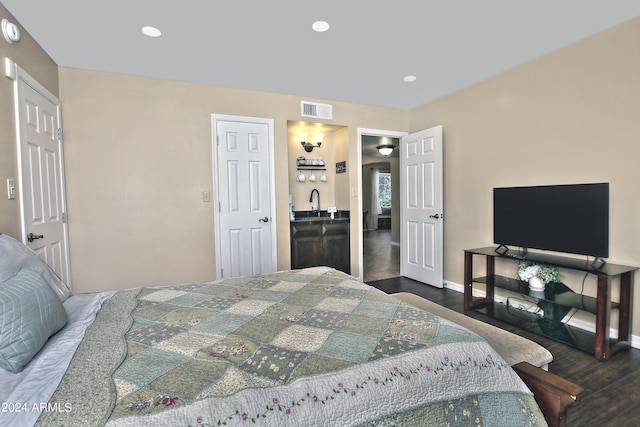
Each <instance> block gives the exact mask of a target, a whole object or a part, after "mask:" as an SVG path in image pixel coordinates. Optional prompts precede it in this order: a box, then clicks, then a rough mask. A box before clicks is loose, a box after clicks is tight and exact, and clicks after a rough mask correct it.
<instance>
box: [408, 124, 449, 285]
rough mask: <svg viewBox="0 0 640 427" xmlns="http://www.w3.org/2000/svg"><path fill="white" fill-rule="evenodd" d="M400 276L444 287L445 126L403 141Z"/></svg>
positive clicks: (414, 135) (414, 134)
mask: <svg viewBox="0 0 640 427" xmlns="http://www.w3.org/2000/svg"><path fill="white" fill-rule="evenodd" d="M400 191H401V193H400V227H401V231H400V274H401V275H402V276H406V277H409V278H411V279H414V280H417V281H419V282H423V283H427V284H429V285H432V286H435V287H438V288H442V287H443V271H442V269H443V266H442V248H443V245H442V240H443V236H442V234H443V233H442V232H443V219H442V216H443V204H442V126H436V127H433V128H430V129H426V130H423V131H420V132H416V133H413V134H410V135H406V136H403V137H402V138H401V139H400Z"/></svg>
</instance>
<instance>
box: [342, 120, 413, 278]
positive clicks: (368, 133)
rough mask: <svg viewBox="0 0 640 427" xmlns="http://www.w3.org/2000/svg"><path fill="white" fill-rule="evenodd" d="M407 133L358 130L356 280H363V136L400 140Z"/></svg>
mask: <svg viewBox="0 0 640 427" xmlns="http://www.w3.org/2000/svg"><path fill="white" fill-rule="evenodd" d="M408 134H409V132H404V131H395V130H382V129H369V128H358V140H357V146H358V147H357V152H358V153H357V154H358V158H357V164H356V167H357V168H358V220H357V222H356V223H357V224H359V226H358V239H359V242H360V244H359V247H358V265H359V271H358V279H360V280H364V232H363V230H362V215H360V212H362V211H363V206H362V203H363V200H362V137H363V136H365V135H366V136H379V137H387V138H398V139H399V138H401V137H403V136H405V135H408ZM398 153H399V155H402V144H398ZM352 218H353V216H352ZM400 250H402V246H400ZM352 273H353V272H352Z"/></svg>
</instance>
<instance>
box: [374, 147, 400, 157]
mask: <svg viewBox="0 0 640 427" xmlns="http://www.w3.org/2000/svg"><path fill="white" fill-rule="evenodd" d="M376 148H377V149H378V153H380V154H382V155H383V156H385V157H388V156H390V155H391V153H393V149H394V148H396V147H395V146H393V145H378V146H377V147H376Z"/></svg>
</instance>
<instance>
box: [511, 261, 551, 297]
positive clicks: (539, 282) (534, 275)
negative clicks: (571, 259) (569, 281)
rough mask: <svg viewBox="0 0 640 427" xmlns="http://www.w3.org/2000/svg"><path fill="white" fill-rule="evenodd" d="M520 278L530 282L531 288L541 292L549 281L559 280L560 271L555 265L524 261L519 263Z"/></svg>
mask: <svg viewBox="0 0 640 427" xmlns="http://www.w3.org/2000/svg"><path fill="white" fill-rule="evenodd" d="M518 278H519V279H520V280H522V281H524V282H529V289H531V290H532V291H537V292H539V291H544V288H545V286H546V284H547V283H551V282H559V281H560V272H558V269H557V268H555V267H550V266H548V265H538V264H534V263H532V262H528V261H522V262H521V263H520V264H519V265H518Z"/></svg>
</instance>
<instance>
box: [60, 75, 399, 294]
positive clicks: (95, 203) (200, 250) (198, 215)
mask: <svg viewBox="0 0 640 427" xmlns="http://www.w3.org/2000/svg"><path fill="white" fill-rule="evenodd" d="M60 92H61V101H62V106H63V107H62V115H63V123H64V124H65V132H64V135H65V156H66V158H65V160H66V170H67V174H66V179H67V202H68V210H69V240H70V248H71V254H70V255H71V271H72V273H71V276H72V281H73V287H74V290H76V291H81V292H87V291H96V290H105V289H120V288H127V287H134V286H146V285H163V284H172V283H181V282H189V281H195V280H208V279H213V278H214V277H215V267H216V266H215V254H214V235H213V233H214V222H213V221H214V209H213V204H212V203H203V202H202V191H212V192H213V191H214V187H213V184H212V167H211V164H212V160H211V159H212V152H211V123H210V116H211V114H212V113H217V114H232V115H241V116H252V117H265V118H273V119H274V133H275V170H276V192H277V194H276V205H277V206H276V209H277V212H276V216H277V219H276V221H277V227H278V237H277V239H278V240H277V247H278V269H287V268H290V246H289V216H288V209H289V201H288V200H289V199H288V195H289V183H290V178H289V172H288V171H289V166H290V161H289V153H288V151H289V150H288V139H289V138H288V131H287V122H288V121H289V120H294V121H300V120H301V119H302V117H300V101H301V100H303V99H304V100H309V101H314V100H313V99H307V98H299V97H295V96H287V95H276V94H270V93H263V92H254V91H246V90H236V89H228V88H222V87H214V86H206V85H197V84H191V83H182V82H176V81H169V80H159V79H151V78H142V77H134V76H125V75H117V74H109V73H101V72H93V71H86V70H77V69H70V68H61V69H60ZM332 104H333V106H334V108H333V117H334V120H333V121H332V123H337V124H340V125H344V126H346V127H347V128H346V129H345V130H341V131H337V132H335V134H334V135H333V139H334V140H335V142H341V143H344V147H343V148H340V149H338V153H337V154H336V155H338V156H343V155H345V153H348V156H349V158H348V159H347V164H348V165H349V164H350V165H354V164H355V161H356V158H357V157H356V155H357V154H356V150H355V148H354V149H352V147H355V146H356V144H355V142H354V141H355V140H356V138H357V128H358V127H367V128H381V129H406V128H407V126H408V112H406V111H403V110H397V109H389V108H379V107H367V106H362V105H357V104H348V103H338V102H332ZM345 147H346V148H345ZM323 150H324V147H323ZM296 157H297V155H296ZM347 170H348V173H347V174H346V176H345V178H342V177H340V179H341V180H343V181H342V182H346V181H348V182H346V186H347V187H349V186H350V187H354V186H356V185H357V184H356V183H357V175H356V174H357V172H358V171H357V169H356V168H353V167H351V168H349V167H348V169H347ZM347 194H349V193H348V192H347ZM331 199H333V200H334V201H335V203H336V205H337V204H338V203H340V205H341V206H340V207H341V209H350V210H352V211H355V210H357V208H358V206H357V198H355V197H345V196H344V195H342V194H341V195H340V197H339V198H336V197H335V195H334V196H333V197H331V196H329V195H327V198H326V199H323V201H322V204H323V207H326V203H327V202H328V201H329V200H331ZM344 204H346V207H343V205H344ZM359 224H360V221H359V219H358V216H356V218H354V219H353V220H352V227H358V226H359ZM358 239H359V236H358V235H357V234H354V233H352V234H351V264H352V266H353V268H354V271H358V270H357V269H358V268H359V265H358V256H357V248H358V247H359V245H360V243H359V240H358Z"/></svg>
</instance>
